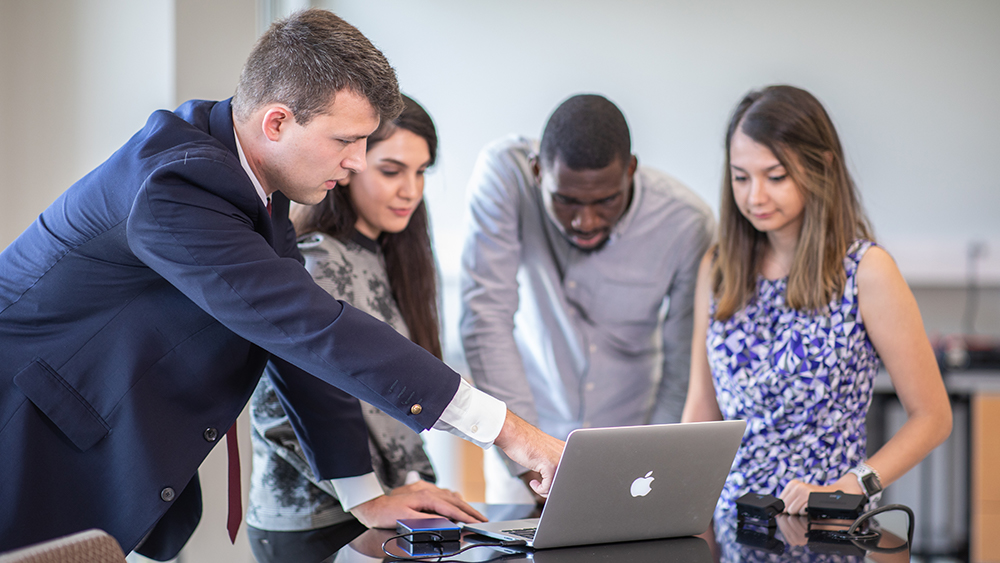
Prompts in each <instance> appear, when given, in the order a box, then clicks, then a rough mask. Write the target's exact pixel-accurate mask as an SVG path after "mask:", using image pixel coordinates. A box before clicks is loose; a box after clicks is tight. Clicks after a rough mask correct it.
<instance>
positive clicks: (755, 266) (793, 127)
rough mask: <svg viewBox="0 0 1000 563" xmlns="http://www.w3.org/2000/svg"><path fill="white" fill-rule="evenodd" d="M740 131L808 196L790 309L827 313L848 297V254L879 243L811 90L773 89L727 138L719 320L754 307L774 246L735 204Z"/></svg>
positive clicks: (743, 107) (754, 98)
mask: <svg viewBox="0 0 1000 563" xmlns="http://www.w3.org/2000/svg"><path fill="white" fill-rule="evenodd" d="M737 129H739V130H740V131H742V132H743V134H745V135H746V136H748V137H750V138H751V139H753V140H754V141H755V142H756V143H758V144H760V145H763V146H765V147H767V148H768V149H770V150H771V152H772V153H774V156H775V157H776V158H777V159H778V161H779V162H781V164H782V166H784V167H785V169H786V170H787V171H788V174H789V175H790V176H791V178H792V180H793V181H795V183H796V184H797V185H798V186H799V189H801V190H802V192H803V195H804V196H805V200H806V203H805V210H804V212H803V213H804V218H803V221H802V231H801V233H800V235H799V243H798V245H797V246H796V249H795V257H794V259H793V262H792V268H791V271H790V272H789V274H788V287H787V292H786V297H785V301H786V303H787V304H788V306H789V307H791V308H793V309H798V310H802V311H810V312H815V311H820V310H822V309H823V308H824V306H825V305H827V304H828V303H829V302H830V300H831V299H833V298H834V296H836V295H838V294H839V293H841V292H842V291H843V290H844V284H845V283H846V273H845V271H844V256H845V255H846V253H847V249H848V247H849V246H850V245H851V243H852V242H853V241H854V240H855V239H857V238H863V239H868V240H873V237H872V230H871V227H870V226H869V223H868V219H867V218H866V217H865V214H864V210H863V209H862V208H861V203H860V198H859V196H858V193H857V188H856V187H855V185H854V181H853V180H851V176H850V174H849V173H848V171H847V165H846V163H845V162H844V151H843V149H842V148H841V145H840V138H839V137H838V136H837V131H836V129H834V127H833V122H832V121H831V120H830V116H829V115H827V113H826V110H824V109H823V106H822V104H820V103H819V100H817V99H816V98H815V97H813V95H812V94H810V93H809V92H806V91H805V90H802V89H799V88H795V87H792V86H769V87H767V88H765V89H763V90H760V91H756V92H750V93H749V94H747V95H746V97H744V98H743V100H742V101H741V102H740V103H739V105H738V106H736V110H735V111H734V112H733V115H732V118H731V119H730V120H729V128H728V131H727V132H726V168H725V171H724V174H725V177H724V180H723V182H722V202H721V205H720V210H719V215H720V217H719V245H718V247H717V255H716V260H715V262H714V264H713V267H712V289H713V292H714V294H715V298H716V300H717V302H718V306H717V309H716V312H715V318H716V319H718V320H726V319H729V318H730V317H732V316H733V314H734V313H735V312H736V311H738V310H739V309H741V308H743V307H744V306H746V305H747V304H748V303H749V301H750V299H751V297H752V296H753V295H754V293H755V291H756V285H757V275H758V273H759V270H760V262H761V258H762V256H763V252H764V250H765V249H766V246H767V235H766V234H765V233H762V232H760V231H758V230H757V229H755V228H754V227H753V225H752V224H751V223H750V221H748V220H747V218H746V217H744V216H743V214H742V213H740V210H739V208H738V207H737V206H736V201H735V200H734V199H733V178H732V170H731V168H730V160H729V148H730V146H731V143H732V140H733V135H734V134H735V133H736V131H737Z"/></svg>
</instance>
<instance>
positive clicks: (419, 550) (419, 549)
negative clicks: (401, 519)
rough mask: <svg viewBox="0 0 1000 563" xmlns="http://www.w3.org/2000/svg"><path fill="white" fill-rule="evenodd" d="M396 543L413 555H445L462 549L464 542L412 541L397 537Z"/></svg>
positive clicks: (406, 552)
mask: <svg viewBox="0 0 1000 563" xmlns="http://www.w3.org/2000/svg"><path fill="white" fill-rule="evenodd" d="M396 545H398V546H399V548H400V549H402V550H403V553H405V554H407V555H409V556H411V557H443V556H446V555H450V554H452V553H455V552H457V551H458V550H460V549H462V542H459V541H443V542H442V541H420V542H411V541H408V540H406V539H404V538H396Z"/></svg>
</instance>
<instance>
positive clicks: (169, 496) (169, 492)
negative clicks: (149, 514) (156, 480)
mask: <svg viewBox="0 0 1000 563" xmlns="http://www.w3.org/2000/svg"><path fill="white" fill-rule="evenodd" d="M160 498H161V499H163V500H165V501H167V502H170V501H172V500H174V489H173V488H172V487H166V488H165V489H163V490H162V491H160Z"/></svg>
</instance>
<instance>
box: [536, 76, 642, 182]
mask: <svg viewBox="0 0 1000 563" xmlns="http://www.w3.org/2000/svg"><path fill="white" fill-rule="evenodd" d="M557 156H558V157H559V160H560V161H561V162H562V163H563V164H565V165H566V166H568V167H569V168H571V169H572V170H596V169H600V168H605V167H607V166H608V165H610V164H611V163H612V162H614V161H615V160H620V161H621V162H625V163H627V162H628V161H629V157H631V156H632V138H631V136H630V135H629V131H628V123H626V122H625V116H624V115H622V112H621V110H620V109H618V106H616V105H615V104H613V103H612V102H611V101H610V100H608V99H607V98H605V97H604V96H598V95H596V94H579V95H576V96H573V97H571V98H569V99H568V100H566V101H565V102H563V103H562V104H560V105H559V107H557V108H556V110H555V111H554V112H552V116H551V117H549V122H548V123H546V124H545V131H544V132H543V133H542V147H541V158H542V164H543V165H544V166H546V167H548V166H551V165H552V163H553V162H555V159H556V157H557Z"/></svg>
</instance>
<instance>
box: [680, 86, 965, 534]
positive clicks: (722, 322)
mask: <svg viewBox="0 0 1000 563" xmlns="http://www.w3.org/2000/svg"><path fill="white" fill-rule="evenodd" d="M880 364H882V365H884V366H885V368H886V370H887V371H888V373H889V376H890V377H891V379H892V383H893V385H894V386H895V388H896V393H897V395H898V396H899V398H900V401H901V402H902V404H903V407H904V408H905V410H906V412H907V415H908V418H907V421H906V423H905V424H904V425H903V426H902V428H900V430H899V431H898V432H896V434H895V435H894V436H893V437H892V438H891V439H890V440H889V441H888V442H887V443H886V444H885V445H884V446H883V447H882V448H881V449H880V450H879V451H878V452H876V453H875V454H874V455H871V456H867V453H866V450H865V440H866V429H865V415H866V414H867V412H868V407H869V405H870V404H871V399H872V384H873V382H874V380H875V375H876V373H877V371H878V369H879V365H880ZM719 419H745V420H746V421H747V431H746V434H745V436H744V438H743V445H742V446H741V448H740V450H739V453H738V454H737V456H736V461H735V462H734V464H733V467H732V470H731V472H730V474H729V478H728V479H727V481H726V485H725V488H724V490H723V493H722V497H721V499H720V501H719V505H718V508H717V511H716V516H717V517H721V516H724V515H726V514H731V513H732V510H733V506H734V502H735V500H736V499H737V498H739V497H740V496H742V495H743V494H745V493H747V492H756V493H762V494H773V495H775V496H778V497H780V498H781V499H783V500H784V502H785V510H786V511H787V512H789V513H792V514H803V513H805V511H806V506H807V502H808V498H809V493H811V492H821V491H826V492H832V491H836V490H841V491H844V492H848V493H856V494H867V495H868V496H869V498H870V500H872V501H875V500H877V498H878V495H879V492H880V490H881V488H882V487H884V486H887V485H889V484H890V483H892V482H893V481H895V480H896V479H898V478H899V477H900V476H902V475H903V474H904V473H906V472H907V471H908V470H909V469H911V468H912V467H913V466H915V465H916V464H917V463H919V462H920V460H922V459H923V458H924V457H925V456H926V455H927V454H928V453H929V452H930V451H931V450H932V449H934V448H935V447H936V446H937V445H938V444H940V443H941V442H943V441H944V440H945V438H947V436H948V434H949V433H950V431H951V410H950V406H949V403H948V396H947V394H946V392H945V389H944V385H943V382H942V380H941V374H940V372H939V371H938V367H937V363H936V361H935V359H934V354H933V352H932V350H931V346H930V343H929V342H928V340H927V336H926V334H925V332H924V328H923V323H922V321H921V318H920V311H919V310H918V309H917V304H916V301H915V300H914V298H913V294H912V293H911V292H910V289H909V287H907V285H906V282H905V281H904V280H903V277H902V275H900V273H899V269H898V268H897V267H896V264H895V263H894V262H893V260H892V258H891V257H890V256H889V254H888V253H887V252H886V251H885V250H883V249H882V248H881V247H879V246H877V245H876V244H875V243H874V239H873V237H872V233H871V228H870V227H869V224H868V220H867V219H866V218H865V215H864V211H863V210H862V208H861V205H860V202H859V198H858V195H857V191H856V189H855V186H854V182H853V181H852V180H851V177H850V174H849V173H848V171H847V166H846V164H845V162H844V152H843V150H842V148H841V145H840V140H839V138H838V136H837V132H836V130H835V129H834V127H833V123H832V121H831V120H830V117H829V116H828V115H827V113H826V111H825V110H824V109H823V106H822V105H821V104H820V103H819V101H818V100H817V99H816V98H815V97H813V96H812V95H811V94H809V93H808V92H806V91H805V90H801V89H798V88H793V87H791V86H771V87H768V88H765V89H763V90H761V91H757V92H751V93H750V94H748V95H747V96H746V97H745V98H744V99H743V100H742V101H741V102H740V104H739V105H738V106H737V108H736V110H735V112H734V113H733V115H732V118H731V120H730V123H729V129H728V131H727V134H726V168H725V179H724V182H723V189H722V202H721V207H720V223H719V243H718V245H717V246H716V247H715V248H713V249H711V250H710V251H709V252H708V254H706V256H705V258H704V259H703V261H702V265H701V269H700V272H699V278H698V283H697V289H696V293H695V320H694V339H693V344H692V359H691V380H690V388H689V390H688V398H687V403H686V405H685V409H684V416H683V420H684V421H688V422H691V421H699V420H719Z"/></svg>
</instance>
